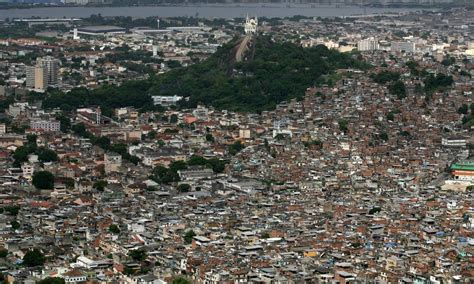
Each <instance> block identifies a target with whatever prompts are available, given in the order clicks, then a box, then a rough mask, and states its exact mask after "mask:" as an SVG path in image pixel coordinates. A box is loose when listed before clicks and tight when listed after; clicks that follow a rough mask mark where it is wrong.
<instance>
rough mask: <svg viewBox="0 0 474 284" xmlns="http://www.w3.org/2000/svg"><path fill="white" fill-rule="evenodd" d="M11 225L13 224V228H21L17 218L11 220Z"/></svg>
mask: <svg viewBox="0 0 474 284" xmlns="http://www.w3.org/2000/svg"><path fill="white" fill-rule="evenodd" d="M10 225H11V226H12V229H13V230H18V229H20V223H18V222H17V221H15V220H14V221H11V222H10Z"/></svg>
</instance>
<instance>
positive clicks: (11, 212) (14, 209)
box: [3, 205, 20, 216]
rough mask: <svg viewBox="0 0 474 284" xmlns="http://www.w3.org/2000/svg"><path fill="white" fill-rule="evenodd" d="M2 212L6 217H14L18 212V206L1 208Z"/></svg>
mask: <svg viewBox="0 0 474 284" xmlns="http://www.w3.org/2000/svg"><path fill="white" fill-rule="evenodd" d="M3 212H4V213H6V214H7V215H12V216H16V215H18V212H20V206H17V205H13V206H6V207H4V208H3Z"/></svg>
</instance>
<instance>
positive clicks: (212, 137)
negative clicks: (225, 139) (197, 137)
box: [206, 133, 214, 142]
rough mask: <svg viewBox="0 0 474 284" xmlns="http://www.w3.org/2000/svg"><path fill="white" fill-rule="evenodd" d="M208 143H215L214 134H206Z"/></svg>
mask: <svg viewBox="0 0 474 284" xmlns="http://www.w3.org/2000/svg"><path fill="white" fill-rule="evenodd" d="M206 141H207V142H214V136H212V134H210V133H207V134H206Z"/></svg>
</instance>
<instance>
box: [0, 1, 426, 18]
mask: <svg viewBox="0 0 474 284" xmlns="http://www.w3.org/2000/svg"><path fill="white" fill-rule="evenodd" d="M417 10H420V9H411V8H373V7H367V8H365V9H364V8H362V7H357V6H327V5H325V6H319V5H294V4H293V5H291V6H290V7H288V6H287V5H286V4H266V5H262V4H254V5H252V4H245V5H204V4H203V5H189V6H134V7H44V8H30V9H8V10H0V19H2V20H4V19H6V18H10V19H12V18H30V17H41V18H62V17H77V18H84V17H89V16H90V15H93V14H99V13H100V14H102V16H131V17H134V18H140V17H149V16H159V17H179V16H193V17H196V16H198V17H204V18H235V17H244V16H245V15H247V14H249V15H251V16H254V15H256V16H259V17H270V18H272V17H290V16H294V15H303V16H310V17H335V16H353V15H363V14H381V13H400V12H408V11H417Z"/></svg>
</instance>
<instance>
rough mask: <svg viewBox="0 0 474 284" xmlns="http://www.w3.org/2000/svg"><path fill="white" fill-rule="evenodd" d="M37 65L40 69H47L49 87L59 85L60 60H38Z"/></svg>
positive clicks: (52, 58)
mask: <svg viewBox="0 0 474 284" xmlns="http://www.w3.org/2000/svg"><path fill="white" fill-rule="evenodd" d="M36 65H37V66H39V67H43V68H44V69H45V71H46V78H47V85H48V86H54V85H57V84H58V74H59V60H58V59H56V58H54V57H52V56H46V57H42V58H38V59H37V60H36Z"/></svg>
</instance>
